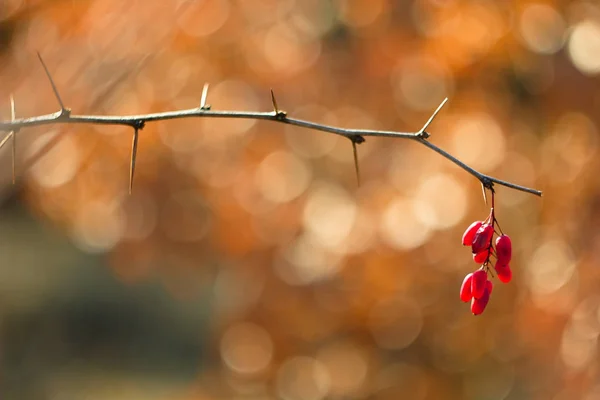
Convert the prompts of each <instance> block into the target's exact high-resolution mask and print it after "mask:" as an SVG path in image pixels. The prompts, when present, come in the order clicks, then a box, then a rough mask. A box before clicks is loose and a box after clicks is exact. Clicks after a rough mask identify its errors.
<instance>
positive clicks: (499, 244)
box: [496, 235, 512, 265]
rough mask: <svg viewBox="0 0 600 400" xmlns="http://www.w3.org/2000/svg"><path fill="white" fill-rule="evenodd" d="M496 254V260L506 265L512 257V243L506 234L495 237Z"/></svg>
mask: <svg viewBox="0 0 600 400" xmlns="http://www.w3.org/2000/svg"><path fill="white" fill-rule="evenodd" d="M496 256H498V262H499V263H500V264H503V265H508V264H509V263H510V259H511V257H512V243H511V241H510V238H509V237H508V236H507V235H502V236H498V238H497V239H496Z"/></svg>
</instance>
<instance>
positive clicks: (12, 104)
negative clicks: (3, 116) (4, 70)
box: [10, 94, 17, 185]
mask: <svg viewBox="0 0 600 400" xmlns="http://www.w3.org/2000/svg"><path fill="white" fill-rule="evenodd" d="M16 115H17V114H16V111H15V98H14V96H13V95H12V94H11V95H10V117H11V121H13V122H14V121H15V119H16ZM11 133H12V137H13V139H12V183H13V185H14V184H15V182H16V159H17V134H16V133H15V131H11Z"/></svg>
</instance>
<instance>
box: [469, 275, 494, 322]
mask: <svg viewBox="0 0 600 400" xmlns="http://www.w3.org/2000/svg"><path fill="white" fill-rule="evenodd" d="M488 282H489V281H488ZM489 301H490V291H489V290H488V289H487V288H486V289H485V290H484V291H483V294H482V295H481V297H479V298H475V297H473V299H472V300H471V312H472V313H473V315H479V314H481V313H482V312H483V310H485V307H486V306H487V304H488V302H489Z"/></svg>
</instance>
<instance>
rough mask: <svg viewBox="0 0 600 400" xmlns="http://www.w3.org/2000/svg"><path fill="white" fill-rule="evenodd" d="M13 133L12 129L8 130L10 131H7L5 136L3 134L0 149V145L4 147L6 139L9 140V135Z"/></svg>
mask: <svg viewBox="0 0 600 400" xmlns="http://www.w3.org/2000/svg"><path fill="white" fill-rule="evenodd" d="M14 134H15V133H14V132H13V131H10V132H8V134H7V135H6V136H4V139H2V141H1V142H0V149H1V148H2V147H4V145H5V144H6V142H8V140H9V139H10V138H11V137H13V136H14Z"/></svg>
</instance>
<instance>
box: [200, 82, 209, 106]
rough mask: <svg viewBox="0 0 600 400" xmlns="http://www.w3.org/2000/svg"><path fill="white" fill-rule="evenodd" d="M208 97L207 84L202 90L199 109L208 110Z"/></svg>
mask: <svg viewBox="0 0 600 400" xmlns="http://www.w3.org/2000/svg"><path fill="white" fill-rule="evenodd" d="M207 97H208V83H205V84H204V87H203V88H202V98H201V99H200V109H201V110H210V104H206V98H207Z"/></svg>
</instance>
